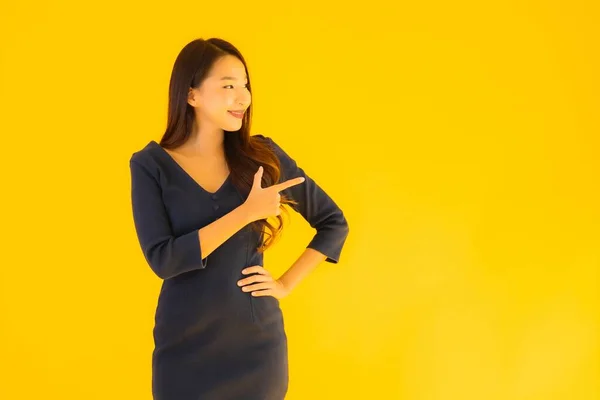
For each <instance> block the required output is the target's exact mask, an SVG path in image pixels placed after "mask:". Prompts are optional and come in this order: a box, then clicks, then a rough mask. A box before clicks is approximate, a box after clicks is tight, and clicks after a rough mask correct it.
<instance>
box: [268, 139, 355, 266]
mask: <svg viewBox="0 0 600 400" xmlns="http://www.w3.org/2000/svg"><path fill="white" fill-rule="evenodd" d="M261 136H262V135H261ZM262 137H263V138H264V140H266V141H267V143H268V144H269V145H270V146H271V147H272V148H273V150H274V151H275V154H276V155H277V156H278V158H279V160H280V161H281V172H282V174H281V175H282V176H281V178H280V181H285V180H288V179H292V178H296V177H298V176H302V177H304V179H305V181H304V183H303V184H302V185H296V186H292V187H290V188H287V189H285V190H283V191H282V192H281V193H283V194H285V195H286V196H288V197H289V198H292V199H294V200H295V201H296V202H298V205H297V206H294V210H295V211H296V212H298V213H300V214H301V215H302V217H303V218H304V219H305V220H306V221H307V222H308V223H309V224H310V226H311V227H312V228H314V229H315V230H316V233H315V235H314V236H313V238H312V240H311V241H310V243H309V244H308V245H307V249H312V250H315V251H317V252H319V253H321V254H322V255H323V256H325V258H324V261H326V262H329V263H333V264H337V263H338V262H339V259H340V255H341V252H342V248H343V247H344V244H345V241H346V238H347V237H348V234H349V226H348V221H346V218H345V216H344V213H343V212H342V210H341V209H340V207H338V205H337V204H336V203H335V202H334V201H333V199H332V198H331V197H330V196H329V195H328V194H327V193H326V192H325V191H324V190H323V189H322V188H321V187H320V186H319V185H318V184H317V183H316V182H315V181H314V180H313V179H312V178H311V177H310V176H308V175H307V174H306V172H305V171H304V170H303V169H302V168H300V167H299V166H298V164H297V163H296V161H295V160H294V159H293V158H292V157H290V155H288V154H287V153H286V152H285V151H284V150H283V149H282V148H281V147H280V146H279V145H278V144H277V143H275V142H274V141H273V139H271V138H269V137H264V136H262ZM308 254H309V255H307V254H306V253H305V254H304V255H303V256H302V257H301V259H300V260H298V261H297V262H296V263H295V264H294V265H303V266H308V264H311V265H312V264H315V263H316V260H317V259H318V257H314V256H313V255H310V253H308ZM294 275H295V273H294ZM300 275H304V274H303V273H302V274H300ZM288 276H291V275H288ZM298 276H299V275H298Z"/></svg>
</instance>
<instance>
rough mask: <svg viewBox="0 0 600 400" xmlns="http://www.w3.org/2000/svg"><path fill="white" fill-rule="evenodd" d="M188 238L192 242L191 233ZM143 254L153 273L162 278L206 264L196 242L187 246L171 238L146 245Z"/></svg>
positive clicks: (200, 267)
mask: <svg viewBox="0 0 600 400" xmlns="http://www.w3.org/2000/svg"><path fill="white" fill-rule="evenodd" d="M190 238H192V240H191V241H190V243H193V235H190ZM144 255H145V257H146V261H147V262H148V265H149V266H150V268H151V269H152V271H153V272H154V274H155V275H156V276H158V277H159V278H160V279H163V280H166V279H170V278H173V277H176V276H177V275H180V274H183V273H186V272H189V271H192V270H197V269H204V268H206V264H207V259H206V258H202V256H201V254H200V250H199V248H198V245H197V244H195V245H189V246H188V245H185V243H183V242H182V241H180V240H175V239H173V238H171V239H168V240H166V241H162V242H160V243H157V244H155V245H154V246H149V247H147V248H146V250H145V251H144Z"/></svg>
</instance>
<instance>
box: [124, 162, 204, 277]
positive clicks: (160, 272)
mask: <svg viewBox="0 0 600 400" xmlns="http://www.w3.org/2000/svg"><path fill="white" fill-rule="evenodd" d="M129 168H130V171H131V206H132V209H133V219H134V225H135V230H136V233H137V237H138V240H139V243H140V246H141V249H142V252H143V254H144V257H145V259H146V261H147V262H148V264H149V266H150V268H152V270H153V271H154V273H155V274H156V275H157V276H158V277H160V278H162V279H169V278H172V277H174V276H177V275H179V274H182V273H184V272H188V271H192V270H195V269H203V268H205V267H206V263H207V260H206V258H204V259H203V258H202V254H201V248H200V240H199V236H198V229H195V230H193V231H191V232H188V233H186V234H183V235H180V236H174V235H173V232H172V228H171V223H170V220H169V216H168V214H167V211H166V208H165V205H164V203H163V201H162V195H161V193H162V191H161V188H160V184H159V181H158V179H157V177H155V176H153V174H152V173H151V172H150V170H149V168H147V167H146V166H145V165H143V163H142V162H138V161H136V160H134V157H133V156H132V158H131V159H130V161H129Z"/></svg>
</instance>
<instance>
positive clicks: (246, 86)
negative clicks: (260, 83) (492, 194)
mask: <svg viewBox="0 0 600 400" xmlns="http://www.w3.org/2000/svg"><path fill="white" fill-rule="evenodd" d="M230 86H231V87H233V85H227V86H223V88H224V89H227V88H228V87H230ZM244 87H245V88H246V89H248V84H246V85H244Z"/></svg>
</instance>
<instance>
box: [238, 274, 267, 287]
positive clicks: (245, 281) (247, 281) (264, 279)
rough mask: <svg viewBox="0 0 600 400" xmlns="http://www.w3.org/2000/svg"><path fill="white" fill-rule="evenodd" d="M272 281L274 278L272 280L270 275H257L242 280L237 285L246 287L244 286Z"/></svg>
mask: <svg viewBox="0 0 600 400" xmlns="http://www.w3.org/2000/svg"><path fill="white" fill-rule="evenodd" d="M272 280H273V278H271V277H270V276H268V275H261V274H256V275H252V276H250V277H248V278H244V279H240V280H239V281H238V282H237V284H238V286H244V285H249V284H251V283H254V282H267V281H272Z"/></svg>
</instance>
